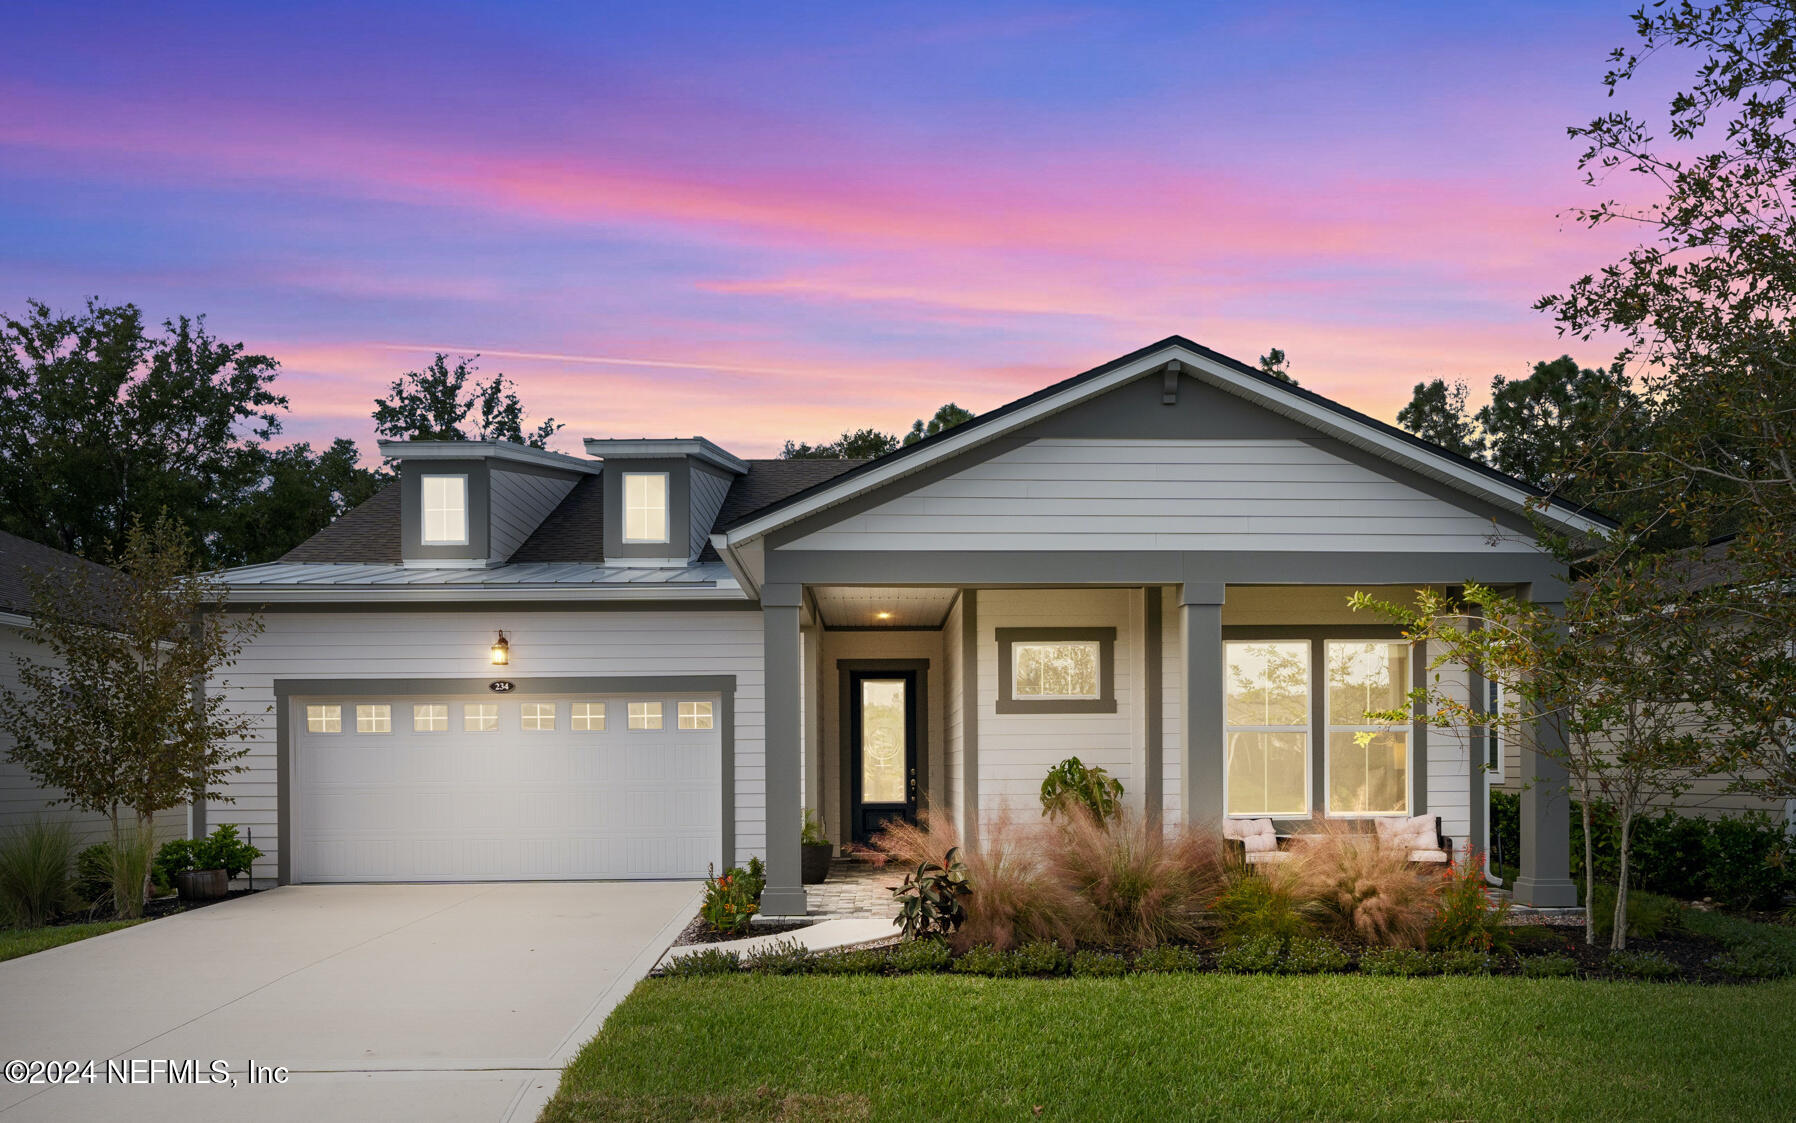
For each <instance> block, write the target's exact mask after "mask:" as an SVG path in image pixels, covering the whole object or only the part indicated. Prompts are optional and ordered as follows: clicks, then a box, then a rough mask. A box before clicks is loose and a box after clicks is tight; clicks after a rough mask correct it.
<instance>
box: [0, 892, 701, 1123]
mask: <svg viewBox="0 0 1796 1123" xmlns="http://www.w3.org/2000/svg"><path fill="white" fill-rule="evenodd" d="M698 895H699V887H698V886H697V885H695V884H693V883H690V882H546V883H531V884H475V885H329V886H325V885H317V886H288V887H286V888H281V889H275V890H272V891H270V892H266V893H259V894H257V895H255V896H253V897H248V898H244V899H242V900H237V901H231V902H228V903H225V904H219V905H214V906H211V907H210V908H204V909H198V910H195V911H193V912H188V913H182V914H181V915H179V916H173V917H169V918H167V919H165V920H157V921H152V922H150V923H148V924H142V925H139V926H137V927H135V928H129V929H126V930H124V931H121V932H114V933H110V934H108V935H105V936H100V937H97V938H95V939H91V940H84V941H82V942H81V943H78V944H70V945H67V946H65V947H60V948H54V949H52V950H50V951H46V952H40V953H38V954H36V955H30V956H26V957H24V958H22V959H16V960H12V961H10V962H6V963H0V1062H6V1061H11V1060H13V1059H14V1058H19V1059H23V1060H27V1061H31V1060H41V1061H64V1062H67V1061H78V1062H81V1064H82V1066H83V1068H85V1064H86V1062H87V1061H90V1060H91V1061H93V1062H95V1070H94V1075H93V1078H92V1080H91V1082H88V1081H87V1080H86V1079H85V1078H78V1079H81V1082H80V1083H77V1084H74V1085H68V1084H58V1085H55V1086H47V1085H44V1084H35V1085H33V1084H18V1083H13V1082H12V1077H13V1074H12V1073H10V1072H9V1073H8V1077H7V1079H6V1081H5V1082H4V1083H0V1123H15V1121H20V1123H22V1121H25V1120H89V1119H111V1118H117V1119H123V1118H130V1119H132V1120H133V1121H134V1123H159V1121H162V1120H168V1121H170V1123H174V1121H180V1123H194V1121H196V1120H210V1119H219V1120H224V1119H232V1120H236V1119H257V1120H288V1119H291V1120H307V1121H310V1120H317V1119H333V1120H336V1119H341V1120H364V1119H369V1120H373V1119H386V1120H408V1119H430V1120H444V1121H449V1120H478V1121H480V1123H495V1121H498V1120H506V1119H520V1120H525V1119H534V1118H535V1116H536V1112H537V1110H538V1109H539V1108H540V1106H541V1105H542V1103H543V1102H544V1101H545V1100H547V1099H548V1097H549V1095H550V1094H551V1093H552V1092H553V1091H554V1088H555V1084H556V1080H557V1077H558V1075H559V1070H560V1068H561V1066H562V1065H564V1064H565V1063H566V1062H567V1061H568V1059H569V1058H571V1057H572V1056H573V1054H574V1053H575V1052H577V1051H578V1050H579V1048H580V1046H581V1045H583V1044H584V1043H585V1042H586V1041H587V1039H589V1038H590V1037H591V1036H592V1035H593V1034H594V1033H595V1032H597V1030H598V1028H599V1024H600V1022H602V1021H603V1020H604V1018H605V1015H606V1014H607V1013H609V1012H610V1010H611V1008H612V1007H613V1006H614V1005H616V1004H617V1002H618V1001H619V1000H621V999H622V998H623V996H624V995H625V994H626V993H628V992H629V989H630V987H631V986H633V985H634V984H635V983H636V981H637V980H638V979H639V978H641V977H642V975H643V974H644V973H645V972H646V971H647V970H648V969H649V967H650V966H651V965H653V963H654V961H655V959H656V957H657V956H658V955H659V954H660V953H661V951H662V950H663V949H664V948H665V947H666V946H667V944H668V943H669V942H670V941H671V940H672V939H673V938H674V937H675V936H676V935H677V934H678V933H679V931H680V928H681V926H683V925H684V924H685V922H686V921H687V920H688V919H690V918H691V916H692V912H693V910H694V908H695V907H696V905H697V900H698ZM121 1059H122V1060H135V1061H137V1062H138V1063H139V1064H140V1066H142V1067H141V1068H140V1069H139V1070H138V1072H137V1075H136V1081H137V1082H131V1081H132V1080H133V1074H132V1072H131V1070H130V1069H129V1068H127V1067H126V1066H124V1065H123V1064H117V1065H113V1066H108V1064H107V1062H108V1061H109V1060H121ZM190 1059H191V1060H194V1061H197V1062H198V1063H197V1066H196V1068H197V1070H198V1074H199V1075H198V1079H200V1080H210V1079H211V1077H210V1071H211V1069H210V1066H212V1065H213V1063H214V1062H215V1061H222V1062H224V1064H223V1065H222V1066H221V1071H222V1070H224V1069H228V1073H229V1075H228V1076H227V1077H225V1078H223V1079H222V1080H221V1081H220V1082H218V1083H203V1084H201V1083H185V1082H175V1081H171V1079H170V1077H169V1076H168V1075H167V1073H166V1071H165V1070H162V1069H159V1068H157V1067H156V1066H157V1064H158V1063H159V1062H174V1064H176V1065H177V1066H178V1065H181V1064H183V1063H184V1062H186V1061H187V1060H190ZM257 1066H261V1067H264V1068H265V1067H272V1066H281V1067H284V1068H286V1069H287V1070H289V1073H290V1075H289V1076H288V1078H287V1081H286V1083H284V1084H277V1083H252V1081H251V1075H252V1071H251V1070H252V1068H253V1067H257Z"/></svg>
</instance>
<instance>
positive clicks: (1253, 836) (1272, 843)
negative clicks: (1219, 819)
mask: <svg viewBox="0 0 1796 1123" xmlns="http://www.w3.org/2000/svg"><path fill="white" fill-rule="evenodd" d="M1222 841H1223V845H1224V846H1226V847H1227V848H1228V850H1229V853H1230V856H1231V857H1233V858H1235V859H1236V860H1237V861H1240V862H1243V863H1245V864H1247V865H1249V866H1258V865H1269V864H1272V863H1275V862H1286V861H1289V860H1290V858H1291V852H1290V843H1291V839H1290V836H1289V835H1282V834H1279V833H1278V830H1277V829H1276V828H1275V827H1274V826H1273V825H1272V820H1271V819H1224V820H1223V823H1222Z"/></svg>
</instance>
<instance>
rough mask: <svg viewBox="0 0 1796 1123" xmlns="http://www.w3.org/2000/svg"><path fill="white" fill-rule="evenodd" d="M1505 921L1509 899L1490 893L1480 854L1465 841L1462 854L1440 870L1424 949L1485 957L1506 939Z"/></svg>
mask: <svg viewBox="0 0 1796 1123" xmlns="http://www.w3.org/2000/svg"><path fill="white" fill-rule="evenodd" d="M1508 919H1509V898H1508V897H1498V896H1495V895H1493V894H1492V893H1491V891H1490V885H1489V883H1488V882H1486V881H1485V877H1484V855H1483V854H1481V853H1480V852H1479V851H1478V849H1477V848H1476V847H1474V846H1473V845H1472V843H1471V841H1470V840H1467V842H1466V844H1465V851H1464V852H1463V853H1462V854H1460V856H1459V860H1458V861H1457V862H1455V863H1454V864H1453V865H1451V866H1449V867H1448V868H1447V869H1446V870H1445V871H1444V874H1443V877H1442V880H1441V883H1440V885H1439V887H1438V897H1437V905H1436V909H1435V914H1434V919H1433V921H1432V922H1431V923H1430V924H1429V926H1428V946H1429V947H1431V948H1439V949H1451V950H1460V949H1464V950H1469V951H1476V952H1480V953H1483V954H1487V955H1488V954H1489V953H1491V952H1493V951H1497V950H1499V949H1500V948H1501V947H1502V945H1503V942H1504V941H1505V940H1506V939H1507V937H1508V931H1509V929H1508V928H1507V926H1506V925H1507V921H1508Z"/></svg>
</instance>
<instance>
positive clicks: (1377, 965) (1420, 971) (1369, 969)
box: [1359, 948, 1441, 978]
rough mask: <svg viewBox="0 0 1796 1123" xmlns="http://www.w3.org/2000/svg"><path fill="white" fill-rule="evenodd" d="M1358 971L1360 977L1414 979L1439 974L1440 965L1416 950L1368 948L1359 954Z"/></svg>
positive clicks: (1426, 954)
mask: <svg viewBox="0 0 1796 1123" xmlns="http://www.w3.org/2000/svg"><path fill="white" fill-rule="evenodd" d="M1359 969H1360V974H1362V975H1388V976H1395V977H1398V978H1415V977H1417V976H1421V975H1437V974H1439V973H1440V969H1441V964H1440V961H1439V960H1438V959H1436V958H1435V957H1434V956H1432V955H1429V954H1428V953H1427V952H1425V951H1422V950H1420V949H1418V948H1368V949H1366V951H1364V952H1362V953H1361V954H1360V957H1359Z"/></svg>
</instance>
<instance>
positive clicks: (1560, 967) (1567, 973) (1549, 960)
mask: <svg viewBox="0 0 1796 1123" xmlns="http://www.w3.org/2000/svg"><path fill="white" fill-rule="evenodd" d="M1519 969H1520V970H1521V973H1522V974H1523V975H1525V976H1527V977H1528V978H1531V979H1569V978H1574V977H1576V975H1577V974H1578V961H1577V960H1575V959H1573V958H1572V957H1571V956H1569V955H1563V954H1560V953H1557V952H1555V953H1553V954H1552V955H1525V956H1523V957H1522V958H1521V960H1520V963H1519Z"/></svg>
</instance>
